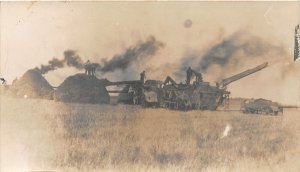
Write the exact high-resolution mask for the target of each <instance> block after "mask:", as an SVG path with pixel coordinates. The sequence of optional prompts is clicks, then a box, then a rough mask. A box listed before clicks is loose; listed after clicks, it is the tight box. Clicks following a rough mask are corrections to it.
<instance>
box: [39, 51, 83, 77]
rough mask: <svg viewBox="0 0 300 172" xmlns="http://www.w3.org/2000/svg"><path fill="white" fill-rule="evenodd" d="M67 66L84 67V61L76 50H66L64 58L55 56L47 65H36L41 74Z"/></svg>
mask: <svg viewBox="0 0 300 172" xmlns="http://www.w3.org/2000/svg"><path fill="white" fill-rule="evenodd" d="M65 66H69V67H75V68H77V69H82V68H83V67H84V62H83V61H82V59H81V57H80V56H79V55H78V54H77V53H76V51H74V50H66V51H65V52H64V59H62V60H59V59H57V58H55V57H54V58H53V59H51V60H49V61H48V64H47V65H41V66H40V67H36V68H35V70H37V71H39V72H40V73H41V74H46V73H48V72H49V71H53V70H56V69H58V68H63V67H65Z"/></svg>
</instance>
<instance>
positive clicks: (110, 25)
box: [1, 2, 300, 100]
mask: <svg viewBox="0 0 300 172" xmlns="http://www.w3.org/2000/svg"><path fill="white" fill-rule="evenodd" d="M299 9H300V6H299V3H298V2H35V3H32V2H4V3H3V2H2V3H1V76H4V77H5V78H7V80H9V81H12V80H13V79H14V78H15V77H20V76H21V75H22V74H23V73H24V72H25V71H26V70H28V69H30V68H34V67H36V66H39V65H41V64H45V63H47V61H48V60H49V59H51V58H53V57H57V58H62V57H63V52H64V51H65V50H67V49H73V50H77V51H78V53H79V54H80V56H81V57H82V58H83V59H84V60H87V59H90V60H93V61H96V62H100V61H101V59H103V58H111V57H112V56H113V55H115V54H119V53H122V52H124V50H125V49H126V48H128V47H130V46H132V45H134V44H136V43H137V42H138V41H142V40H145V39H147V37H149V36H150V35H152V36H154V37H155V38H156V39H157V40H159V41H161V42H163V43H164V44H165V47H164V48H163V49H161V50H160V51H159V52H158V53H157V54H156V55H155V58H154V59H152V60H151V61H149V63H150V65H153V66H159V65H161V64H164V63H170V62H173V61H178V60H179V59H181V58H183V57H184V54H185V53H186V52H187V51H190V50H198V51H201V50H203V49H205V48H207V46H209V45H210V44H212V43H214V41H216V40H218V39H219V38H221V37H226V36H228V35H231V34H232V33H234V32H236V31H239V30H241V29H243V30H247V31H249V32H250V33H252V34H254V35H257V36H260V37H262V38H264V39H266V40H269V41H271V42H273V41H274V42H276V44H280V45H282V46H283V47H284V48H285V50H286V51H287V52H288V53H289V55H290V57H285V58H290V59H288V60H290V61H291V62H292V59H293V45H294V42H293V41H294V39H293V35H294V27H295V25H296V24H297V23H299V11H300V10H299ZM187 19H189V20H190V21H191V22H192V23H191V26H190V27H185V26H184V22H185V21H186V20H187ZM257 63H260V61H257ZM253 64H254V63H253ZM249 67H252V66H249ZM162 70H163V69H162ZM76 72H78V71H76V70H75V69H72V68H69V69H63V70H57V71H55V72H52V73H49V74H48V76H47V78H48V79H49V81H50V82H51V83H52V84H53V85H57V84H58V83H60V82H62V80H63V79H64V78H65V77H66V76H67V75H71V74H73V73H76ZM164 75H167V74H164ZM137 77H138V74H137ZM159 79H161V78H159ZM250 81H251V80H250ZM250 81H248V82H250ZM291 82H293V81H291ZM298 82H299V81H295V85H296V86H294V87H293V89H294V92H293V94H295V93H297V94H298V95H299V92H295V91H296V90H295V89H297V88H299V84H298ZM243 84H244V85H245V84H249V83H247V81H245V83H243V82H241V83H240V84H236V85H233V87H232V88H233V89H237V88H238V87H239V88H240V87H241V85H243ZM297 84H298V86H297ZM249 89H251V88H249ZM231 90H232V89H231ZM232 92H233V91H232ZM233 94H234V95H236V96H251V95H247V94H244V93H243V91H237V92H236V93H233ZM272 94H273V93H272V92H269V93H267V94H266V95H265V96H266V97H272V96H271V95H272ZM281 94H290V92H288V93H287V92H284V91H283V93H281ZM294 100H296V98H294Z"/></svg>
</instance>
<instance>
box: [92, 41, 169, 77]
mask: <svg viewBox="0 0 300 172" xmlns="http://www.w3.org/2000/svg"><path fill="white" fill-rule="evenodd" d="M163 46H164V44H163V43H162V42H160V41H157V40H156V39H155V37H153V36H150V37H149V38H148V39H147V40H146V41H145V42H140V43H138V44H137V45H135V46H134V47H130V48H128V49H127V50H126V51H125V52H124V53H123V54H120V55H115V56H113V58H112V59H110V60H103V61H102V63H103V65H102V66H103V67H101V68H98V71H101V72H104V73H105V72H113V71H115V70H118V69H119V70H122V71H123V70H125V69H127V68H128V67H129V66H131V65H132V64H134V63H139V62H140V61H142V60H144V59H146V58H148V57H150V56H153V55H155V53H156V52H157V51H158V50H159V49H160V48H162V47H163Z"/></svg>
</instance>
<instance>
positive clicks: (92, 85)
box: [54, 74, 110, 104]
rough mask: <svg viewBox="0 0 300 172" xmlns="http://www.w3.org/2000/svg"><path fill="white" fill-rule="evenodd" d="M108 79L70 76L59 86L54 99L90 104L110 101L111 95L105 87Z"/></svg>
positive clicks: (78, 75) (80, 75)
mask: <svg viewBox="0 0 300 172" xmlns="http://www.w3.org/2000/svg"><path fill="white" fill-rule="evenodd" d="M107 82H108V81H107V80H99V79H98V78H96V77H95V76H87V75H85V74H76V75H74V76H70V77H68V78H67V79H66V80H65V81H64V82H63V83H62V84H61V85H60V86H59V87H57V89H56V91H55V94H54V99H55V100H57V101H63V102H77V103H90V104H105V103H109V100H110V97H109V94H108V92H107V90H106V88H105V85H106V83H107Z"/></svg>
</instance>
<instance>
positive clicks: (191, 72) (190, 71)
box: [185, 67, 193, 85]
mask: <svg viewBox="0 0 300 172" xmlns="http://www.w3.org/2000/svg"><path fill="white" fill-rule="evenodd" d="M192 75H193V71H192V69H191V67H189V68H188V69H187V70H186V81H185V82H186V84H187V85H190V83H191V79H192Z"/></svg>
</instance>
